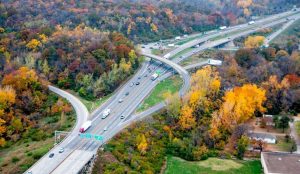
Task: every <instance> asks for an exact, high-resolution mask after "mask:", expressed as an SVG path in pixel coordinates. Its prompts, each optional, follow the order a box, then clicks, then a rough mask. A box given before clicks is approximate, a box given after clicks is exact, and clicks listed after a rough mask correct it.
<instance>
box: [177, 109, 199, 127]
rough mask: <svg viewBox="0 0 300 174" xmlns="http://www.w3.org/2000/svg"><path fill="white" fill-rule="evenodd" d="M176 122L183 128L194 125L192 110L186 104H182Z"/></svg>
mask: <svg viewBox="0 0 300 174" xmlns="http://www.w3.org/2000/svg"><path fill="white" fill-rule="evenodd" d="M178 124H179V125H180V127H181V128H182V129H183V130H189V129H192V128H193V127H195V126H196V119H195V117H194V116H193V110H192V108H191V107H189V106H188V105H185V106H183V108H182V109H181V115H180V117H179V122H178Z"/></svg>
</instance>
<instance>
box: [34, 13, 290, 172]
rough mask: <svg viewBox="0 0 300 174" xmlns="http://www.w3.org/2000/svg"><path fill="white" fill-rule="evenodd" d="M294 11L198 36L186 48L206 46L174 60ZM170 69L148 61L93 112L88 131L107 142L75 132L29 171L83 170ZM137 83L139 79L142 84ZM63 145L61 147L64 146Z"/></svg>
mask: <svg viewBox="0 0 300 174" xmlns="http://www.w3.org/2000/svg"><path fill="white" fill-rule="evenodd" d="M294 13H295V12H285V13H283V14H280V15H274V16H271V17H269V18H266V19H263V20H262V21H263V22H260V21H257V22H256V24H255V25H253V26H249V25H248V24H243V25H239V26H235V27H230V28H229V29H227V30H226V31H223V32H220V33H215V34H212V35H213V37H210V36H204V37H203V38H201V40H199V39H197V41H196V42H195V41H191V43H190V42H189V43H187V44H184V47H186V46H187V45H190V46H189V47H191V46H193V45H196V44H199V43H202V45H201V46H200V47H199V48H195V49H194V50H192V51H191V52H187V53H185V54H183V55H182V56H180V57H178V58H176V59H173V60H172V61H173V62H175V63H178V62H180V61H182V60H184V59H186V58H188V57H189V56H190V55H192V54H195V53H196V52H199V51H201V50H204V49H207V48H211V47H214V46H216V45H218V44H223V43H226V42H228V40H232V39H234V38H237V37H240V36H242V35H247V34H249V33H252V32H254V31H256V30H258V29H259V28H261V27H269V26H273V25H276V24H279V23H283V22H284V21H283V20H286V19H284V18H285V17H286V16H292V17H293V15H294ZM270 21H274V22H270ZM275 21H277V22H278V23H276V22H275ZM279 21H280V22H279ZM241 30H243V31H241ZM233 31H239V32H233ZM225 33H227V37H229V36H230V38H229V39H228V38H221V39H218V40H215V41H210V42H206V41H207V40H208V39H210V38H214V37H217V36H222V35H224V34H225ZM184 47H183V48H182V47H179V48H178V49H176V50H173V51H172V52H171V53H170V55H175V54H177V53H178V52H180V51H182V50H184V49H185V48H184ZM189 47H186V48H189ZM143 54H144V55H147V56H149V57H152V58H157V59H159V60H162V59H161V57H154V56H153V55H149V54H147V53H144V52H143ZM164 62H165V63H168V64H170V65H171V67H174V68H175V66H174V65H173V64H172V63H170V62H171V61H164ZM168 69H170V67H167V66H164V65H161V64H160V63H157V62H155V61H152V62H151V63H150V62H149V61H146V62H145V63H144V64H143V66H142V67H141V69H140V70H139V71H138V72H137V73H136V75H134V76H133V77H132V78H131V79H130V80H129V81H128V82H127V83H125V84H124V85H123V86H122V87H121V88H120V89H119V90H118V91H117V92H116V93H115V94H114V95H113V96H112V98H111V99H109V100H108V101H107V102H106V103H105V104H104V105H102V106H101V107H100V108H99V109H97V110H96V111H95V112H93V113H92V114H91V115H90V118H91V119H92V121H93V122H92V126H91V128H90V129H89V130H88V131H87V133H91V134H96V135H102V136H103V137H104V140H103V141H97V140H95V139H84V138H80V136H78V134H76V135H75V134H73V135H71V136H69V137H72V141H70V142H67V141H64V143H65V144H63V147H64V148H65V152H63V153H58V152H57V151H56V150H53V151H51V152H54V153H55V155H54V157H53V158H48V156H45V157H43V158H42V159H41V160H39V162H37V163H36V164H35V165H34V166H32V167H31V168H30V169H29V170H28V171H32V173H45V174H47V173H77V172H78V171H80V169H81V168H82V167H83V166H84V165H85V164H86V163H87V161H88V160H89V159H90V158H91V157H93V155H94V154H95V153H96V151H97V149H98V147H99V146H100V145H101V144H102V143H103V142H105V141H107V140H108V139H110V138H111V137H112V136H114V135H115V134H116V133H117V132H118V131H120V130H121V129H123V128H124V127H125V126H126V125H127V124H123V122H124V121H125V122H126V123H128V124H130V123H131V122H132V121H134V120H135V119H134V118H133V117H131V115H132V113H134V111H135V110H136V108H138V106H139V105H140V103H141V102H142V101H143V99H144V98H145V97H146V96H147V95H148V94H149V93H150V92H151V90H152V89H153V88H154V87H155V85H156V84H157V83H158V82H159V80H160V79H162V78H165V77H166V76H165V73H167V72H168ZM156 70H160V71H161V72H162V76H161V77H160V78H159V79H157V80H155V81H152V80H151V75H152V74H153V73H154V71H156ZM177 70H178V71H179V73H180V74H186V71H185V70H182V68H181V67H180V66H179V68H177ZM187 76H188V74H187ZM188 78H189V77H188ZM136 82H139V84H138V83H136ZM187 86H188V84H187ZM185 91H186V90H185ZM119 99H123V102H119ZM106 108H110V109H111V114H110V115H109V116H108V117H107V118H105V119H102V118H101V113H102V112H103V110H104V109H106ZM149 113H150V112H149ZM149 113H146V114H149ZM146 114H144V115H146ZM121 115H123V116H124V117H125V118H124V119H121ZM128 120H129V121H128ZM104 128H106V129H107V131H104ZM59 146H60V147H61V146H62V145H59ZM41 161H43V162H41Z"/></svg>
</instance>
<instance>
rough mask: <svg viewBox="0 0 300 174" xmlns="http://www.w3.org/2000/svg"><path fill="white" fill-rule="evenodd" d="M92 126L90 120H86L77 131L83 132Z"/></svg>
mask: <svg viewBox="0 0 300 174" xmlns="http://www.w3.org/2000/svg"><path fill="white" fill-rule="evenodd" d="M91 126H92V122H91V121H86V122H85V123H83V125H82V126H81V127H80V129H79V132H81V133H84V132H85V131H86V130H88V129H89V128H90V127H91Z"/></svg>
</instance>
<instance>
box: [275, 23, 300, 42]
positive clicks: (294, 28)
mask: <svg viewBox="0 0 300 174" xmlns="http://www.w3.org/2000/svg"><path fill="white" fill-rule="evenodd" d="M299 26H300V19H298V20H297V21H295V22H294V23H293V24H292V25H290V26H289V27H288V28H287V29H285V30H284V31H283V32H282V33H281V34H279V36H278V37H276V38H275V39H274V40H273V41H272V42H271V43H282V42H288V40H287V39H286V37H287V36H298V35H299Z"/></svg>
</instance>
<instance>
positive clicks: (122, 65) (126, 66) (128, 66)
mask: <svg viewBox="0 0 300 174" xmlns="http://www.w3.org/2000/svg"><path fill="white" fill-rule="evenodd" d="M119 67H120V68H121V70H122V71H123V72H125V73H126V74H127V73H129V72H130V70H131V63H130V62H128V63H126V61H125V59H124V58H122V59H121V61H120V64H119Z"/></svg>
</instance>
